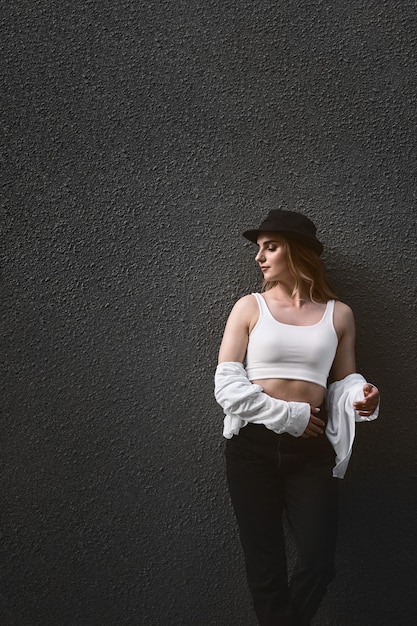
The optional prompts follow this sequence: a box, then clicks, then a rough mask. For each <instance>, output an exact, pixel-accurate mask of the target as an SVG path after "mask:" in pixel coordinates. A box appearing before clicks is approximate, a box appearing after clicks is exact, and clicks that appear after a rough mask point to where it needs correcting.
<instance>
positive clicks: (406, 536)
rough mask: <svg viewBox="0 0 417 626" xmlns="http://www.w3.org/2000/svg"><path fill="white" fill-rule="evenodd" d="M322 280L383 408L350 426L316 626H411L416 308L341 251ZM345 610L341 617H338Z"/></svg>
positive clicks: (416, 492) (400, 285) (398, 285)
mask: <svg viewBox="0 0 417 626" xmlns="http://www.w3.org/2000/svg"><path fill="white" fill-rule="evenodd" d="M328 273H329V277H330V280H331V282H332V284H333V285H334V287H335V290H336V292H337V293H338V295H339V297H340V299H341V300H343V301H345V302H347V303H348V304H349V305H350V306H351V307H352V309H353V310H354V313H355V318H356V326H357V350H356V351H357V369H358V371H360V372H361V373H362V374H363V375H364V376H365V378H367V379H368V380H370V381H371V382H373V383H375V384H376V385H377V386H378V387H379V389H380V392H381V396H382V402H381V411H380V417H379V419H378V420H377V421H376V422H374V423H370V424H360V425H359V426H358V428H357V433H356V441H355V446H354V453H353V456H352V459H351V462H350V466H349V470H348V472H347V475H346V477H345V479H344V480H343V481H341V483H340V504H341V519H340V533H339V549H338V576H337V578H336V580H335V581H334V583H333V585H332V587H331V590H330V593H329V594H328V596H327V598H326V600H325V602H324V604H323V606H322V608H321V610H320V613H319V615H318V616H317V620H318V621H317V622H316V623H317V624H318V623H320V624H321V625H322V626H325V625H327V626H351V624H356V625H358V626H360V625H361V624H369V625H370V626H373V625H375V626H376V625H378V626H392V624H394V623H398V624H411V623H413V622H414V620H415V617H416V615H415V597H414V596H415V591H414V585H413V580H414V577H415V562H414V560H415V559H414V554H415V553H416V551H417V531H416V526H415V518H416V504H415V503H416V501H417V499H416V496H417V481H416V477H417V470H416V467H415V459H416V444H415V443H414V442H415V441H416V435H417V432H416V431H417V423H416V421H415V418H414V408H413V406H412V404H413V403H414V398H413V397H412V396H413V394H410V393H407V390H411V389H414V388H415V370H416V355H415V348H414V349H413V345H415V342H414V341H410V336H409V329H410V328H412V327H413V325H412V317H413V315H414V312H413V309H414V307H415V304H414V302H413V298H412V293H411V294H410V293H404V292H400V290H401V289H403V290H404V286H405V282H406V280H408V278H405V277H404V276H401V275H400V276H398V277H397V278H398V280H395V279H392V284H389V282H390V277H389V276H387V275H386V274H384V275H382V274H381V275H379V276H377V275H375V274H374V273H372V271H371V269H370V267H369V265H368V266H362V265H360V263H358V262H353V261H352V258H351V257H348V256H346V257H344V256H343V255H342V254H340V252H336V253H334V254H332V263H331V266H330V267H329V272H328ZM336 276H337V279H336ZM404 291H405V290H404ZM399 302H400V303H401V306H400V307H399V304H398V303H399ZM405 496H406V497H405ZM346 606H348V607H349V614H346V613H345V614H341V610H340V607H346Z"/></svg>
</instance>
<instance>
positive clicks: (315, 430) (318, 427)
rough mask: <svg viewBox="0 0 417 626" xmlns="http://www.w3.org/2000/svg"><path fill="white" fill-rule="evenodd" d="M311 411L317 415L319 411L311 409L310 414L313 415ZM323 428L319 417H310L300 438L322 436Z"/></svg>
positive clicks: (323, 424)
mask: <svg viewBox="0 0 417 626" xmlns="http://www.w3.org/2000/svg"><path fill="white" fill-rule="evenodd" d="M313 411H314V412H315V413H317V412H319V411H320V409H314V408H312V409H311V412H312V413H313ZM324 426H325V423H324V422H323V420H321V419H320V418H319V417H315V416H314V415H310V420H309V422H308V424H307V427H306V429H305V431H304V433H303V435H302V437H304V438H306V437H317V436H318V435H322V434H323V432H324Z"/></svg>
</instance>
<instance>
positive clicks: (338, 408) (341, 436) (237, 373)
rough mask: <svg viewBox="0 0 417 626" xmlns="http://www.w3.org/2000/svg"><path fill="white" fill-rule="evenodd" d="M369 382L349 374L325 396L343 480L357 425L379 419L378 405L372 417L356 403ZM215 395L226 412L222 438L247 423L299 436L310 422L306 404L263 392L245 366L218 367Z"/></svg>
mask: <svg viewBox="0 0 417 626" xmlns="http://www.w3.org/2000/svg"><path fill="white" fill-rule="evenodd" d="M365 384H366V380H365V378H364V377H363V376H361V374H357V373H355V374H350V375H349V376H346V378H344V379H343V380H340V381H336V382H334V383H332V384H331V385H329V388H328V391H327V394H326V406H327V413H328V421H327V425H326V435H327V437H328V439H329V441H330V442H331V444H332V446H333V448H334V450H335V452H336V465H335V467H334V468H333V476H335V477H336V478H343V477H344V475H345V473H346V469H347V466H348V463H349V459H350V457H351V454H352V447H353V441H354V438H355V422H368V421H372V420H374V419H376V418H377V417H378V413H379V405H378V407H377V408H376V410H375V411H374V413H373V414H372V415H371V416H369V417H362V416H360V415H359V414H358V413H357V412H356V411H355V409H354V408H353V403H354V402H356V401H357V400H361V399H362V398H363V386H364V385H365ZM214 395H215V397H216V400H217V402H218V403H219V404H220V406H221V407H222V408H223V410H224V413H225V418H224V424H223V436H224V437H226V438H227V439H231V438H232V437H233V435H237V434H238V433H239V430H240V429H241V428H243V427H244V426H246V424H248V423H252V424H263V425H264V426H266V428H269V429H270V430H272V431H273V432H275V433H277V434H281V433H284V432H286V433H288V434H290V435H292V436H294V437H299V436H301V435H302V433H303V432H304V430H305V428H306V426H307V424H308V421H309V419H310V405H309V404H308V403H307V402H286V401H284V400H279V399H277V398H272V397H271V396H269V395H268V394H266V393H264V391H263V388H262V387H261V386H260V385H255V384H253V383H251V382H250V380H249V378H248V376H247V373H246V370H245V368H244V366H243V365H242V363H238V362H224V363H220V364H219V365H218V366H217V369H216V374H215V391H214Z"/></svg>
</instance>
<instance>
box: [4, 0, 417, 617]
mask: <svg viewBox="0 0 417 626" xmlns="http://www.w3.org/2000/svg"><path fill="white" fill-rule="evenodd" d="M3 5H4V6H3V11H2V22H3V35H2V38H1V44H0V45H1V48H2V53H3V54H2V56H3V68H4V78H5V85H4V87H3V89H2V93H1V97H2V100H3V107H2V110H3V128H4V134H5V138H6V142H5V149H4V150H3V155H2V167H3V170H4V181H5V183H6V186H5V193H4V196H3V202H2V237H3V246H2V251H1V260H2V290H3V314H2V324H3V329H2V339H3V348H2V355H3V357H4V358H3V363H4V365H5V368H4V374H3V376H2V383H3V387H4V389H3V401H2V409H3V417H2V423H1V432H2V435H1V458H2V472H1V493H2V506H1V511H2V513H1V530H2V535H3V540H2V553H1V556H2V569H1V572H0V576H1V581H0V582H1V598H2V607H1V610H2V611H3V616H2V621H1V623H2V624H4V625H5V626H11V625H13V626H142V625H145V624H146V625H150V626H181V625H185V626H211V625H213V626H214V625H215V626H232V625H238V624H239V626H254V624H255V621H254V618H253V616H252V612H251V607H250V602H249V599H248V595H247V591H246V585H245V579H244V572H243V563H242V557H241V552H240V547H239V543H238V538H237V535H236V527H235V522H234V519H233V516H232V513H231V509H230V505H229V501H228V497H227V494H226V490H225V480H224V468H223V441H222V437H221V420H222V415H221V410H220V409H219V407H217V405H216V404H215V402H214V399H213V392H212V381H213V373H214V368H215V363H216V354H217V350H218V346H219V342H220V336H221V333H222V329H223V326H224V323H225V320H226V317H227V314H228V312H229V310H230V308H231V306H232V304H233V302H234V301H235V300H236V299H237V298H238V297H239V296H240V295H243V294H245V293H247V292H250V291H253V290H255V289H257V288H258V285H259V276H258V273H257V270H256V267H255V264H254V262H253V254H254V250H253V249H252V247H251V245H250V244H248V243H245V241H244V240H243V239H242V238H241V236H240V233H241V231H242V230H243V229H244V228H245V227H249V226H252V225H254V224H257V223H258V222H259V221H260V219H262V218H263V216H264V215H265V213H266V211H267V210H269V209H270V208H272V207H276V206H278V204H279V203H280V202H281V201H284V202H288V203H290V205H291V206H294V207H300V208H303V210H304V211H305V212H306V213H307V214H308V215H309V216H310V217H311V218H313V219H314V220H315V221H316V222H317V224H318V226H319V232H320V236H321V238H322V240H323V241H324V244H325V249H326V260H327V263H328V267H329V271H330V275H331V277H332V279H333V282H334V284H335V287H336V290H337V291H338V292H339V294H340V297H341V298H342V299H344V300H345V301H347V302H348V303H349V304H350V305H351V306H352V307H353V309H354V310H355V313H356V317H357V326H358V367H359V369H360V371H361V372H362V373H363V374H364V375H365V376H367V377H368V378H369V379H370V380H371V381H373V382H375V383H376V384H377V385H378V386H379V387H380V388H381V392H382V394H383V402H382V412H381V418H380V420H379V421H378V422H377V423H374V424H372V425H366V426H362V427H361V428H360V431H359V434H358V437H357V442H356V445H355V454H354V458H353V461H352V463H351V466H350V468H349V473H348V475H347V477H346V479H345V480H344V481H343V483H342V484H341V505H342V523H341V529H340V544H339V556H338V563H339V575H338V577H337V579H336V581H335V582H334V584H333V586H332V590H331V593H330V594H329V595H328V596H327V598H326V601H325V603H324V605H323V607H322V609H321V612H320V618H319V620H318V622H317V623H320V624H321V625H322V626H352V625H354V626H361V625H363V624H366V625H367V626H373V625H375V626H376V625H378V626H392V624H404V625H405V626H408V625H411V624H414V623H416V618H417V609H416V604H415V590H414V588H415V580H416V576H415V570H416V567H415V566H416V563H415V559H416V557H415V554H416V549H417V531H416V524H415V517H416V501H417V487H416V479H417V470H416V443H415V442H416V440H417V422H416V419H415V409H414V406H413V405H414V403H415V388H416V384H415V372H416V369H417V359H416V354H417V351H416V322H415V313H416V307H415V303H416V252H417V250H416V235H417V227H416V212H415V211H416V210H415V202H416V187H415V171H416V148H417V146H416V118H417V116H416V113H417V109H416V95H415V92H416V76H417V56H416V52H417V49H416V32H417V29H416V26H417V25H416V2H414V1H413V2H408V1H404V0H397V1H395V0H361V1H358V0H353V1H352V2H349V3H346V1H345V0H334V1H332V2H321V1H320V2H300V1H299V0H298V1H296V0H292V1H291V0H290V1H289V2H283V1H281V0H279V1H269V2H267V1H266V0H255V1H249V0H244V1H242V2H234V1H231V0H213V1H210V0H208V1H204V2H200V1H199V0H176V1H175V2H169V1H167V0H161V1H159V2H157V1H156V0H149V1H148V2H146V3H145V2H143V3H142V2H135V1H134V0H117V2H116V1H113V2H110V1H109V0H104V1H101V2H98V1H96V0H84V1H82V2H78V1H77V0H75V1H74V2H53V1H52V0H49V1H48V0H31V2H18V1H17V0H9V1H8V2H7V3H3Z"/></svg>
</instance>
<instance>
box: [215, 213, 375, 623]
mask: <svg viewBox="0 0 417 626" xmlns="http://www.w3.org/2000/svg"><path fill="white" fill-rule="evenodd" d="M243 235H244V236H245V237H246V238H247V239H249V240H250V241H252V242H253V243H256V244H257V245H258V253H257V255H256V262H257V263H258V264H259V266H260V269H261V271H262V273H263V278H264V290H263V293H262V294H251V295H247V296H244V297H243V298H241V299H240V300H239V301H238V302H237V303H236V304H235V306H234V308H233V309H232V312H231V314H230V316H229V319H228V321H227V324H226V329H225V332H224V336H223V340H222V343H221V347H220V353H219V364H218V367H217V369H216V376H215V395H216V399H217V401H218V402H219V404H220V405H221V406H222V408H223V409H224V412H225V414H226V416H225V420H224V431H223V434H224V436H225V437H226V438H227V444H226V465H227V479H228V486H229V491H230V496H231V500H232V504H233V507H234V510H235V514H236V518H237V521H238V525H239V532H240V538H241V542H242V546H243V550H244V554H245V561H246V573H247V579H248V585H249V589H250V591H251V594H252V599H253V603H254V608H255V611H256V614H257V617H258V621H259V624H261V626H290V625H291V626H295V625H297V626H301V625H302V626H305V625H307V624H310V623H311V619H312V617H313V616H314V614H315V613H316V611H317V609H318V607H319V604H320V602H321V600H322V598H323V596H324V594H325V592H326V588H327V585H328V584H329V582H330V581H331V580H332V578H333V577H334V554H335V546H336V533H337V516H338V501H337V480H336V477H343V475H344V473H345V471H346V466H347V463H348V461H349V457H350V454H351V449H352V443H353V437H354V422H355V421H364V420H366V421H367V420H371V419H375V417H377V412H378V406H379V392H378V390H377V388H376V387H374V386H373V385H371V384H369V383H367V382H366V381H365V379H364V378H363V377H362V376H360V375H359V374H357V373H356V367H355V351H354V343H355V324H354V318H353V314H352V311H351V309H350V308H349V307H348V306H347V305H346V304H343V303H342V302H340V301H338V300H337V299H336V296H335V295H334V294H333V292H332V290H331V288H330V286H329V284H328V282H327V279H326V277H325V273H324V269H323V264H322V262H321V260H320V254H321V252H322V250H323V246H322V244H321V243H320V241H319V240H318V239H317V237H316V227H315V225H314V224H313V222H311V221H310V220H309V219H308V218H307V217H305V216H304V215H301V214H300V213H296V212H293V211H282V210H273V211H270V212H269V214H268V216H267V218H266V219H265V220H264V221H263V222H262V224H261V225H260V227H259V228H258V229H255V230H249V231H246V232H245V233H243ZM329 376H331V380H332V381H334V382H332V384H330V386H329V389H328V391H327V392H326V388H327V383H328V379H329ZM326 397H327V402H326V403H325V400H326ZM326 404H327V409H326ZM327 413H328V416H327ZM284 511H285V513H286V516H287V519H288V522H289V525H290V528H291V530H292V534H293V536H294V540H295V545H296V548H297V562H296V565H295V569H294V571H293V572H292V575H291V577H290V580H288V573H287V564H286V549H285V541H284V531H283V526H282V514H283V512H284Z"/></svg>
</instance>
